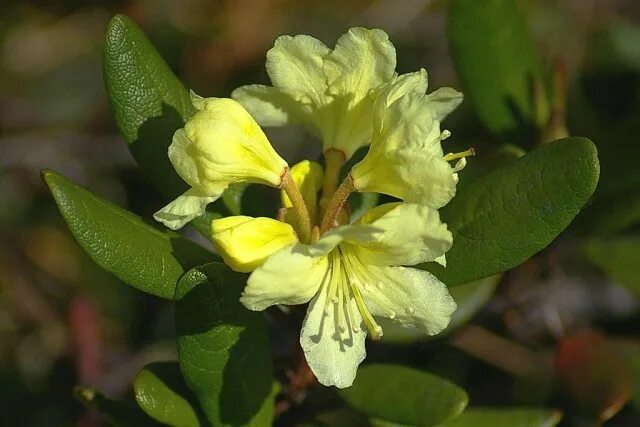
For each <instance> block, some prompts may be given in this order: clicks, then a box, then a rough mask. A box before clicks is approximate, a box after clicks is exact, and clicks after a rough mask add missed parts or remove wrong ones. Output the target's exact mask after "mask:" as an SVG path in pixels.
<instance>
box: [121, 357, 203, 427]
mask: <svg viewBox="0 0 640 427" xmlns="http://www.w3.org/2000/svg"><path fill="white" fill-rule="evenodd" d="M133 391H134V394H135V398H136V401H137V402H138V406H140V408H141V409H142V410H143V411H144V412H145V413H146V414H147V415H149V416H150V417H151V418H153V419H155V420H156V421H158V422H161V423H162V424H165V425H169V426H175V427H199V426H200V421H199V420H198V416H197V415H196V412H195V411H194V409H193V407H192V406H191V404H190V403H189V402H188V401H187V397H191V396H190V394H191V393H190V391H189V389H188V388H187V386H186V384H185V383H184V380H183V378H182V373H181V372H180V368H179V366H178V364H177V363H175V362H161V363H152V364H150V365H147V366H146V367H145V368H144V369H143V370H141V371H140V372H139V373H138V375H136V378H135V379H134V381H133Z"/></svg>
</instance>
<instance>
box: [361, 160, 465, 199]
mask: <svg viewBox="0 0 640 427" xmlns="http://www.w3.org/2000/svg"><path fill="white" fill-rule="evenodd" d="M365 159H366V158H365ZM358 165H359V166H358ZM358 165H357V167H355V166H354V168H353V169H352V170H351V175H352V176H353V179H354V187H355V188H356V190H357V191H360V192H364V193H381V194H388V195H390V196H393V197H397V198H398V199H401V200H403V201H405V202H411V203H418V204H424V205H426V206H429V207H431V208H433V209H439V208H441V207H442V206H444V205H446V204H447V203H449V201H450V200H451V199H452V198H453V196H454V195H455V193H456V184H457V182H458V181H457V176H456V174H454V172H453V168H452V167H451V165H450V164H449V163H448V162H447V161H445V160H444V159H443V158H442V156H440V155H437V154H435V155H434V154H432V153H429V152H428V151H425V150H416V149H414V148H402V149H397V150H391V151H388V152H384V153H381V154H380V155H379V156H378V157H375V158H374V157H371V158H370V159H369V160H368V161H366V162H365V161H364V160H363V161H362V162H360V163H359V164H358Z"/></svg>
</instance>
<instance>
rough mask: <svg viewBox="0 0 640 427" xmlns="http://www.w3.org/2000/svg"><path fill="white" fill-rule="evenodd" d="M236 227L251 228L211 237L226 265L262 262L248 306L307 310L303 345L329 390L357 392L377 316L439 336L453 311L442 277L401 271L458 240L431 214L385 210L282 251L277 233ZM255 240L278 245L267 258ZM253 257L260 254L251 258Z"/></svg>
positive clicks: (409, 207)
mask: <svg viewBox="0 0 640 427" xmlns="http://www.w3.org/2000/svg"><path fill="white" fill-rule="evenodd" d="M231 221H232V222H235V221H237V222H238V223H242V224H243V226H246V227H247V229H246V230H243V232H241V233H230V234H226V235H224V237H221V235H220V234H217V233H216V232H214V236H213V237H214V242H216V245H217V246H218V247H219V248H220V249H221V253H222V256H223V257H224V258H225V259H227V258H229V257H234V255H232V254H235V253H240V252H243V255H242V256H243V257H247V258H248V259H251V260H258V259H259V260H261V264H260V265H259V266H257V267H256V268H255V270H254V271H253V273H252V274H251V276H250V277H249V280H248V282H247V286H246V288H245V290H244V292H243V294H242V297H241V302H242V303H243V304H244V305H245V306H246V307H247V308H249V309H251V310H264V309H265V308H267V307H269V306H271V305H275V304H286V305H293V304H303V303H306V302H309V301H310V304H309V308H308V310H307V315H306V317H305V320H304V322H303V326H302V330H301V333H300V343H301V345H302V348H303V350H304V352H305V356H306V358H307V361H308V363H309V366H310V367H311V369H312V370H313V372H314V374H315V375H316V376H317V378H318V380H319V381H320V382H321V383H322V384H324V385H335V386H337V387H348V386H349V385H351V383H352V382H353V379H354V378H355V374H356V371H357V368H358V365H359V364H360V362H362V360H363V359H364V357H365V353H366V352H365V345H364V340H365V337H366V335H367V334H371V336H372V337H373V338H375V339H377V338H379V337H380V336H382V334H383V331H382V328H381V327H380V326H379V325H378V323H377V322H376V320H375V319H376V317H386V318H390V319H393V320H394V321H396V322H399V323H400V324H402V325H404V326H407V327H415V328H419V329H420V330H422V331H424V333H425V334H427V335H433V334H437V333H438V332H440V331H442V330H443V329H444V328H445V327H446V326H447V324H448V323H449V319H450V317H451V314H452V313H453V311H454V310H455V307H456V305H455V302H454V301H453V299H452V298H451V296H450V295H449V293H448V291H447V288H446V286H445V285H444V284H443V283H442V282H440V281H439V280H438V279H437V278H436V277H435V276H433V275H432V274H430V273H428V272H426V271H423V270H420V269H416V268H411V267H404V266H406V265H415V264H419V263H423V262H429V261H435V260H436V259H438V258H440V257H442V256H443V255H444V253H445V252H446V251H447V250H448V249H449V248H450V246H451V242H452V239H451V233H450V232H449V231H448V230H447V227H446V225H444V224H442V223H441V222H440V219H439V216H438V212H437V211H436V210H434V209H431V208H428V207H426V206H421V205H417V204H407V203H395V204H389V205H382V206H378V207H376V208H374V209H372V210H371V211H369V212H368V213H367V214H365V215H364V216H363V217H362V218H361V219H360V220H359V221H358V223H356V224H353V225H346V226H342V227H338V228H336V229H333V230H331V231H329V232H327V233H326V234H324V235H323V236H321V237H320V239H319V240H318V241H317V242H316V243H314V244H311V245H305V244H300V243H296V244H291V245H288V246H284V244H283V245H282V246H283V247H282V248H280V249H276V248H277V246H280V242H282V243H284V241H283V240H282V239H281V235H282V233H281V232H280V231H279V230H274V237H270V236H268V233H265V230H268V227H267V228H264V227H257V228H258V229H256V231H255V232H254V233H252V232H251V231H250V230H249V229H250V228H251V227H252V226H253V225H252V224H254V223H252V222H243V221H245V220H244V217H243V218H242V219H239V220H231ZM215 223H216V221H214V224H215ZM255 224H258V223H257V222H256V223H255ZM214 228H216V227H215V225H214ZM255 236H260V239H262V241H264V242H265V244H270V242H273V241H278V242H279V243H278V244H276V245H275V246H273V247H271V249H274V252H273V253H272V254H271V255H267V254H266V252H267V251H266V250H265V249H264V246H261V245H259V244H257V240H256V239H255ZM222 240H224V243H223V244H221V241H222ZM252 248H254V249H253V250H256V251H257V252H258V254H257V255H251V254H247V252H251V251H252ZM234 262H235V261H234ZM251 265H252V266H254V265H256V263H253V261H252V263H251ZM241 271H245V268H244V267H243V268H242V270H241Z"/></svg>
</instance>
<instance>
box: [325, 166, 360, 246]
mask: <svg viewBox="0 0 640 427" xmlns="http://www.w3.org/2000/svg"><path fill="white" fill-rule="evenodd" d="M354 190H355V187H354V186H353V178H352V177H351V174H349V175H347V177H346V178H345V179H344V181H342V184H340V187H338V189H337V190H336V191H335V192H334V193H333V196H332V197H331V199H330V200H329V204H328V205H327V209H326V210H325V213H324V217H323V218H322V222H321V223H320V234H323V233H325V232H327V231H328V230H330V229H331V228H333V227H334V224H335V222H336V220H337V219H338V215H340V211H341V210H342V207H343V206H344V204H345V203H346V202H347V199H348V198H349V195H350V194H351V193H352V192H353V191H354Z"/></svg>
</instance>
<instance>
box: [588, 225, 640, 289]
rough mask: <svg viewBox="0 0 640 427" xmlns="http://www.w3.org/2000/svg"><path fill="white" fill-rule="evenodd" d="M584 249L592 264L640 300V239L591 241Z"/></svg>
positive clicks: (620, 238)
mask: <svg viewBox="0 0 640 427" xmlns="http://www.w3.org/2000/svg"><path fill="white" fill-rule="evenodd" d="M583 249H584V253H585V255H586V256H587V258H589V260H590V261H591V262H592V263H594V264H595V265H596V266H598V267H599V268H600V269H601V270H602V271H604V272H605V273H607V274H608V275H609V276H610V277H611V279H613V281H615V282H616V283H618V284H620V285H622V286H624V287H625V288H627V289H628V290H629V291H631V292H633V293H634V294H635V295H636V296H637V297H638V298H640V268H638V260H640V237H619V238H608V239H590V240H588V241H587V242H585V243H584V245H583Z"/></svg>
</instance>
